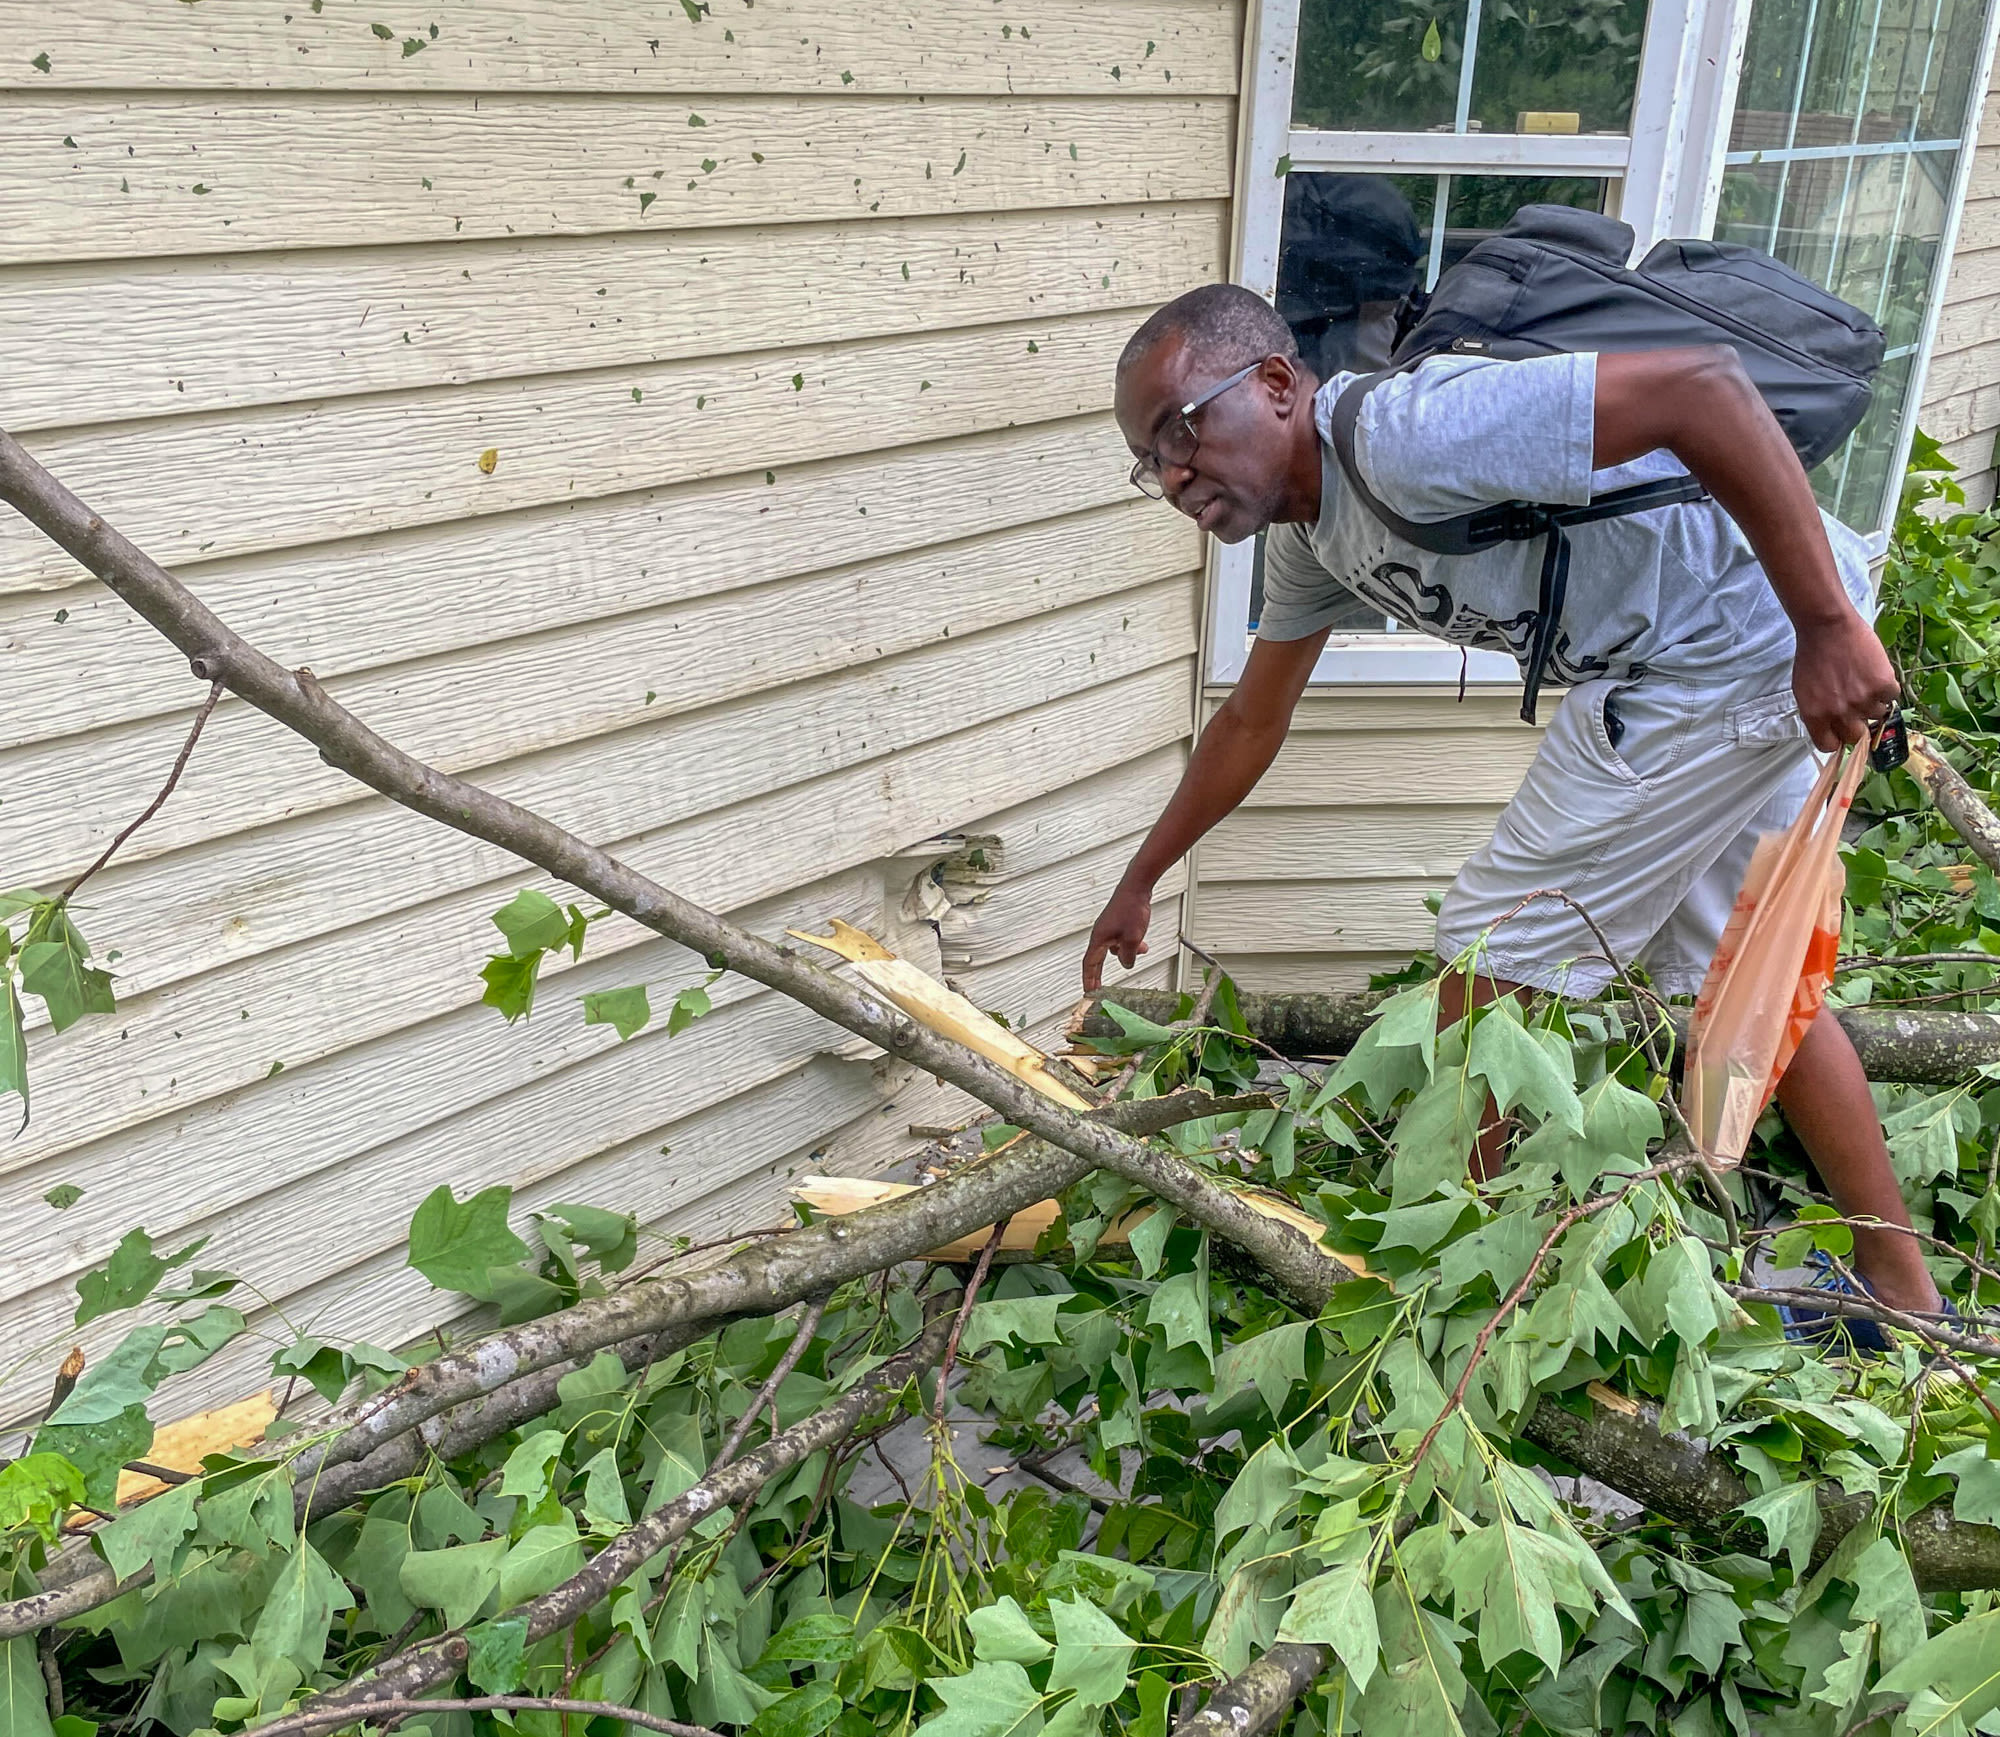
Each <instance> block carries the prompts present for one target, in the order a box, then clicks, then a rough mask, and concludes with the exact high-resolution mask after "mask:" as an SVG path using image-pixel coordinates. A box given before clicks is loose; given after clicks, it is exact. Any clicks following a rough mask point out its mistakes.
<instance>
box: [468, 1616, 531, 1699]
mask: <svg viewBox="0 0 2000 1737" xmlns="http://www.w3.org/2000/svg"><path fill="white" fill-rule="evenodd" d="M465 1643H466V1659H465V1674H466V1675H467V1676H468V1677H470V1678H471V1679H472V1682H473V1686H474V1687H475V1688H477V1689H478V1690H479V1691H480V1693H481V1694H485V1695H511V1694H512V1693H513V1692H514V1691H515V1690H516V1689H518V1688H519V1687H520V1686H521V1680H522V1678H523V1677H525V1676H526V1675H527V1647H528V1622H527V1618H525V1617H520V1616H502V1617H495V1618H494V1619H493V1621H491V1622H482V1623H480V1624H479V1625H478V1626H477V1627H475V1628H472V1629H468V1630H467V1631H466V1636H465Z"/></svg>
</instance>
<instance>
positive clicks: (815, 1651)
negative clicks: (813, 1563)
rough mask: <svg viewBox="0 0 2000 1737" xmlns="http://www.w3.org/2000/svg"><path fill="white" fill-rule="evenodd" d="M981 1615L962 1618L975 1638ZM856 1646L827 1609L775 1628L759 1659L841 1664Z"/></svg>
mask: <svg viewBox="0 0 2000 1737" xmlns="http://www.w3.org/2000/svg"><path fill="white" fill-rule="evenodd" d="M1007 1602H1011V1600H1010V1601H1007ZM1017 1608H1018V1607H1017ZM983 1614H985V1613H984V1612H982V1611H977V1610H975V1611H973V1612H972V1613H971V1615H970V1616H968V1617H967V1618H966V1621H967V1623H968V1625H970V1626H971V1628H972V1632H973V1635H974V1637H975V1639H976V1638H977V1636H978V1634H979V1628H978V1624H977V1620H976V1619H977V1618H978V1617H980V1616H982V1615H983ZM857 1645H858V1643H857V1642H856V1640H855V1638H854V1624H853V1623H852V1622H851V1621H850V1620H849V1619H848V1618H846V1617H844V1616H835V1615H834V1614H833V1613H832V1612H831V1611H814V1612H813V1613H812V1614H811V1615H809V1616H796V1617H793V1618H792V1620H791V1621H790V1622H788V1623H786V1624H785V1626H784V1627H783V1628H781V1629H779V1630H778V1632H777V1633H776V1634H774V1635H773V1636H772V1637H771V1638H770V1640H769V1641H768V1642H767V1643H766V1644H765V1647H764V1653H763V1659H762V1661H761V1662H763V1663H778V1664H844V1663H846V1661H847V1660H849V1659H851V1658H853V1657H854V1654H855V1649H856V1647H857ZM1043 1650H1044V1651H1047V1643H1046V1642H1044V1643H1043ZM979 1656H980V1657H981V1658H985V1657H987V1656H989V1655H987V1654H985V1653H981V1654H980V1655H979Z"/></svg>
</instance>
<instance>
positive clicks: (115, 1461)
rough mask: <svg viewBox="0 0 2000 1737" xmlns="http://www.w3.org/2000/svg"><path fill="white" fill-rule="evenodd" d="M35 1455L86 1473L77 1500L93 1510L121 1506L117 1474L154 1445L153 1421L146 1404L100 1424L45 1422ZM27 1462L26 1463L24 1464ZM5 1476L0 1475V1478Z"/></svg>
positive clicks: (131, 1408)
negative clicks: (53, 1457)
mask: <svg viewBox="0 0 2000 1737" xmlns="http://www.w3.org/2000/svg"><path fill="white" fill-rule="evenodd" d="M34 1445H35V1454H34V1455H33V1456H31V1457H39V1456H40V1455H41V1454H43V1453H50V1454H60V1455H61V1456H62V1457H63V1458H64V1459H66V1460H68V1461H69V1462H70V1464H72V1465H73V1466H75V1467H76V1469H77V1470H78V1471H79V1472H81V1473H82V1474H83V1489H82V1491H81V1492H80V1494H79V1497H78V1499H79V1500H80V1501H84V1502H87V1503H89V1504H90V1506H91V1507H93V1508H105V1509H110V1508H115V1507H116V1506H117V1505H118V1474H119V1473H120V1472H122V1471H123V1470H124V1469H125V1462H126V1461H127V1460H136V1459H139V1458H141V1457H142V1456H143V1455H144V1454H145V1452H146V1450H147V1449H148V1448H149V1447H151V1446H152V1445H153V1420H152V1419H151V1418H150V1417H148V1416H147V1415H146V1408H145V1407H144V1406H143V1405H128V1406H127V1407H126V1408H125V1409H124V1410H123V1411H121V1412H119V1413H118V1415H117V1416H116V1417H109V1418H105V1419H103V1420H102V1421H101V1422H98V1423H75V1424H71V1423H45V1424H43V1425H42V1427H41V1428H40V1429H39V1430H37V1431H36V1432H35V1444H34ZM23 1463H25V1462H23ZM4 1477H5V1474H4V1473H0V1479H3V1478H4Z"/></svg>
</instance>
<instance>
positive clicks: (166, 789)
mask: <svg viewBox="0 0 2000 1737" xmlns="http://www.w3.org/2000/svg"><path fill="white" fill-rule="evenodd" d="M222 689H223V680H222V678H221V677H220V676H217V677H216V678H215V679H214V680H213V681H211V682H210V683H209V684H208V698H207V699H205V700H203V701H202V702H201V710H200V711H198V712H196V713H195V715H194V728H193V729H191V730H190V731H188V734H187V740H186V741H185V742H183V743H182V744H181V751H180V754H179V755H178V756H177V757H176V759H175V760H174V769H173V770H172V771H171V772H169V773H168V774H167V781H166V783H164V784H162V785H161V786H160V793H159V795H157V796H155V797H154V798H153V800H152V801H151V802H149V803H147V804H146V807H145V811H144V812H143V813H142V814H141V815H140V816H139V818H138V819H137V820H135V821H133V822H132V824H131V825H130V826H128V827H126V828H125V830H124V831H123V832H121V833H119V835H118V836H117V837H116V838H114V839H113V840H112V841H111V842H110V843H109V844H107V845H106V846H105V847H104V854H103V855H102V856H100V857H99V858H98V859H97V860H96V861H95V862H94V863H92V864H91V865H90V867H89V868H87V869H85V870H84V871H83V873H82V874H80V875H78V876H77V877H76V879H75V880H73V881H71V882H70V883H69V885H68V886H66V887H64V888H63V890H62V891H61V892H60V893H58V894H57V895H56V902H57V903H58V904H67V903H68V902H69V901H70V900H71V899H72V898H74V897H75V896H76V889H77V888H78V887H80V886H82V885H83V883H84V882H85V881H87V880H89V879H90V877H91V876H92V875H94V874H96V873H97V871H98V870H99V869H101V868H102V867H103V866H104V865H105V864H106V863H108V862H109V861H110V860H111V859H112V857H113V856H114V855H115V854H116V853H117V850H118V847H119V846H120V845H121V844H123V843H124V842H125V841H126V840H127V839H128V838H130V837H131V836H132V834H133V833H135V832H137V831H138V830H139V828H140V827H142V826H144V825H145V824H146V822H147V821H149V820H151V819H152V818H153V816H154V815H156V814H158V813H159V812H160V810H161V808H163V807H164V806H165V805H166V800H167V798H168V797H169V796H171V795H173V793H174V786H175V785H176V784H178V783H179V782H180V781H181V774H182V773H183V772H185V771H186V770H187V763H188V761H189V759H190V758H192V757H193V754H194V745H195V743H197V742H199V741H200V740H201V732H202V726H203V725H205V724H206V723H207V722H208V719H209V714H210V713H211V712H213V711H214V710H215V706H216V702H217V701H218V700H220V699H221V698H222Z"/></svg>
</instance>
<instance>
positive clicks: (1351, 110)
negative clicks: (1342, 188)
mask: <svg viewBox="0 0 2000 1737" xmlns="http://www.w3.org/2000/svg"><path fill="white" fill-rule="evenodd" d="M1645 22H1646V5H1645V0H1546V3H1541V4H1516V3H1515V0H1483V3H1480V0H1444V3H1443V4H1441V5H1435V6H1434V5H1430V4H1427V3H1424V0H1303V4H1302V5H1301V6H1300V9H1299V54H1298V63H1297V68H1296V70H1295V72H1294V75H1293V83H1292V93H1293V94H1292V124H1293V125H1294V126H1296V127H1312V128H1320V129H1327V130H1331V131H1336V132H1399V133H1413V132H1426V131H1437V132H1451V131H1457V132H1461V133H1463V132H1488V133H1512V132H1530V131H1539V132H1556V131H1560V132H1572V133H1574V132H1586V133H1591V132H1614V133H1622V132H1624V131H1625V130H1626V128H1627V127H1628V126H1629V125H1630V123H1631V117H1632V94H1633V91H1634V89H1635V88H1636V86H1637V83H1638V74H1639V39H1640V37H1641V35H1642V34H1643V33H1644V29H1645ZM1468 38H1469V39H1470V44H1471V51H1470V53H1469V54H1468V52H1467V41H1468Z"/></svg>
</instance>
